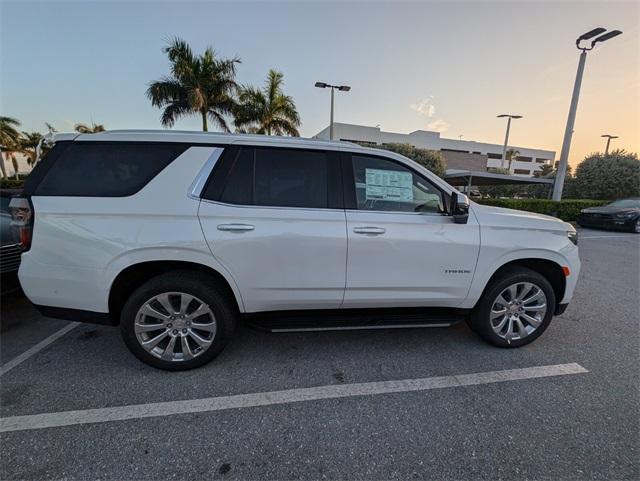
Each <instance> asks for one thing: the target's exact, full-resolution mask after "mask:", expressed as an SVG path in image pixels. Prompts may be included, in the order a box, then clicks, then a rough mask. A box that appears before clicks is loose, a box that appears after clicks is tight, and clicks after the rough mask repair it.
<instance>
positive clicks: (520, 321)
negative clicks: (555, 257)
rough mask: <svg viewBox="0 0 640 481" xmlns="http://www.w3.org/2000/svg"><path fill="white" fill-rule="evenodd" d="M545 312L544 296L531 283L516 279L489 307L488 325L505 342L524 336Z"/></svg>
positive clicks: (540, 319) (534, 326)
mask: <svg viewBox="0 0 640 481" xmlns="http://www.w3.org/2000/svg"><path fill="white" fill-rule="evenodd" d="M546 314H547V296H546V295H545V294H544V292H543V291H542V289H540V288H539V287H538V286H536V285H535V284H532V283H530V282H517V283H515V284H512V285H510V286H509V287H507V288H506V289H504V290H503V291H502V292H501V293H500V295H499V296H498V297H497V298H496V300H495V301H493V305H492V306H491V317H490V322H491V328H492V329H493V331H494V332H495V333H496V334H497V335H498V336H500V337H501V338H503V339H506V340H507V342H509V343H510V342H511V341H512V340H518V339H524V338H525V337H527V336H529V335H530V334H531V333H533V331H535V330H536V329H537V328H538V327H540V325H541V324H542V321H543V320H544V317H545V315H546Z"/></svg>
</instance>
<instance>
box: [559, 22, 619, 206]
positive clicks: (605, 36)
mask: <svg viewBox="0 0 640 481" xmlns="http://www.w3.org/2000/svg"><path fill="white" fill-rule="evenodd" d="M606 31H607V29H606V28H602V27H598V28H594V29H593V30H590V31H588V32H586V33H583V34H582V35H580V36H579V37H578V38H577V39H576V48H577V49H578V50H581V51H582V53H581V54H580V60H578V71H577V73H576V80H575V83H574V84H573V95H572V96H571V105H570V106H569V116H568V117H567V126H566V128H565V130H564V139H563V140H562V151H561V152H560V162H559V164H558V172H556V178H555V182H554V183H553V197H552V198H553V200H560V199H562V189H563V188H564V178H565V176H566V175H567V163H568V162H569V149H570V148H571V137H572V135H573V125H574V123H575V120H576V111H577V110H578V97H579V96H580V86H581V84H582V75H583V74H584V64H585V62H586V60H587V52H588V51H589V50H593V47H595V45H596V43H598V42H605V41H607V40H609V39H610V38H613V37H617V36H618V35H620V34H621V33H622V32H621V31H620V30H611V31H610V32H608V33H604V32H606ZM593 37H596V38H594V39H593V40H592V41H591V44H590V46H588V47H581V46H580V45H581V43H582V42H583V41H584V40H589V39H591V38H593Z"/></svg>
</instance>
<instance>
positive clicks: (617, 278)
mask: <svg viewBox="0 0 640 481" xmlns="http://www.w3.org/2000/svg"><path fill="white" fill-rule="evenodd" d="M580 235H581V239H580V249H581V253H580V255H581V258H582V263H583V264H582V274H581V277H580V280H579V284H578V288H577V290H576V294H575V297H574V300H573V302H572V304H571V305H570V306H569V308H568V309H567V311H566V313H565V314H564V315H563V316H561V317H558V318H556V319H555V320H554V321H553V322H552V324H551V326H550V327H549V329H548V330H547V332H546V333H545V334H544V335H543V336H542V337H541V338H540V339H538V340H537V341H536V342H534V343H533V344H531V345H529V346H525V347H523V348H520V349H511V350H505V349H497V348H494V347H491V346H489V345H487V344H485V343H483V342H482V341H480V340H479V339H478V338H477V337H476V336H475V335H474V334H473V333H472V332H471V331H470V330H469V329H468V328H467V327H466V326H465V325H457V326H455V327H452V328H435V329H412V330H389V331H352V332H324V333H295V334H292V333H290V334H270V333H263V332H260V331H256V330H253V329H249V328H240V329H239V332H238V335H237V336H236V337H235V339H234V340H233V342H232V343H231V345H230V346H229V347H228V348H227V349H226V350H225V351H224V352H223V353H222V355H221V356H220V357H219V358H218V359H217V360H216V361H214V362H213V363H212V364H209V365H207V366H205V367H203V368H200V369H197V370H193V371H188V372H182V373H169V372H163V371H158V370H155V369H153V368H150V367H147V366H146V365H144V364H142V363H140V362H139V361H137V360H136V359H135V358H134V357H133V356H132V355H131V354H129V352H128V351H127V349H126V348H125V346H124V344H123V343H122V341H121V339H120V336H119V331H118V330H117V329H114V328H108V327H100V326H93V325H88V324H83V325H72V324H71V325H70V324H69V323H67V322H65V321H59V320H51V319H45V318H42V317H41V316H39V315H38V314H37V312H36V311H35V310H34V309H33V308H32V307H31V306H30V305H29V303H28V301H26V299H20V298H8V299H3V303H2V335H1V344H0V347H1V353H0V361H1V363H2V368H1V370H0V372H1V373H2V374H1V377H0V382H1V387H0V391H1V406H0V416H1V418H2V419H0V431H4V432H2V434H1V436H2V443H1V449H0V456H1V461H2V466H1V472H0V478H1V479H3V480H5V479H30V480H34V479H96V478H100V479H110V480H111V479H113V480H115V479H118V480H123V479H201V478H207V479H305V480H308V479H318V478H329V479H336V478H339V479H365V478H366V479H372V478H373V479H409V478H430V479H439V480H444V479H506V478H518V479H554V480H555V479H639V478H640V462H639V461H638V460H639V459H640V454H639V453H638V447H639V444H640V442H639V441H640V439H639V438H640V431H639V426H638V412H639V406H640V395H639V387H640V382H639V376H638V373H639V372H640V371H639V369H638V364H639V362H638V361H639V357H640V349H639V348H640V346H639V343H640V341H639V336H638V333H639V325H638V324H639V320H640V300H639V296H640V263H639V258H640V236H638V235H634V234H625V233H615V232H603V231H594V230H587V229H583V230H581V232H580ZM61 329H65V330H64V331H61ZM52 335H53V337H52ZM56 336H57V337H56ZM549 366H551V367H549ZM513 370H518V371H513ZM494 371H500V372H499V373H497V374H496V373H494ZM503 371H507V373H504V372H503ZM487 373H488V374H487ZM466 375H470V376H466ZM389 381H398V382H389ZM360 383H368V384H365V385H362V384H360ZM305 388H315V389H305ZM264 393H267V394H264ZM243 395H245V396H243ZM181 401H184V402H181ZM69 411H77V412H75V413H71V414H70V413H69ZM37 415H41V416H37ZM97 421H100V422H97Z"/></svg>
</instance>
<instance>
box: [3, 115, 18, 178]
mask: <svg viewBox="0 0 640 481" xmlns="http://www.w3.org/2000/svg"><path fill="white" fill-rule="evenodd" d="M18 127H20V121H19V120H18V119H14V118H13V117H2V116H0V171H1V172H2V177H7V168H6V167H5V165H4V154H3V150H11V149H13V148H14V147H15V145H16V144H17V143H18V138H19V137H20V133H19V132H18V130H17V129H18Z"/></svg>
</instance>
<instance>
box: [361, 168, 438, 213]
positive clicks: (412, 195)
mask: <svg viewBox="0 0 640 481" xmlns="http://www.w3.org/2000/svg"><path fill="white" fill-rule="evenodd" d="M352 164H353V177H354V180H355V189H356V201H357V208H358V210H372V211H387V212H425V213H432V214H442V213H444V212H445V208H444V202H443V194H442V192H441V191H440V190H438V189H437V188H436V187H435V186H433V185H432V184H431V183H430V182H429V181H428V180H426V179H425V178H424V177H422V176H419V175H417V174H416V173H414V172H413V171H412V170H410V169H409V168H407V167H405V166H403V165H401V164H399V163H396V162H392V161H390V160H386V159H382V158H379V157H369V156H364V155H354V156H353V157H352Z"/></svg>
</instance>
